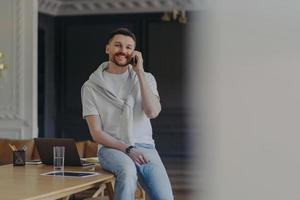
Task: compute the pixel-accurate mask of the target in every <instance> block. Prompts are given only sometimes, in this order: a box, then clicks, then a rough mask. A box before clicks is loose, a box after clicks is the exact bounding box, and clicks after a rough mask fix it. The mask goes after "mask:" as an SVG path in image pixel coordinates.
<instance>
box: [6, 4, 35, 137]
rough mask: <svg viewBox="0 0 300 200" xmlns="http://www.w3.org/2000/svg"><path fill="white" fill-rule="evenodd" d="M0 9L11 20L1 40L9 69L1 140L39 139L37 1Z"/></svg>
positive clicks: (9, 5) (10, 5)
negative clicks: (2, 138) (3, 138)
mask: <svg viewBox="0 0 300 200" xmlns="http://www.w3.org/2000/svg"><path fill="white" fill-rule="evenodd" d="M0 8H1V11H2V15H1V17H3V18H5V19H8V20H7V23H5V24H3V25H4V27H3V28H4V30H6V32H4V34H2V35H0V37H1V41H2V45H3V48H4V50H3V51H4V52H5V55H6V58H7V60H6V62H7V63H8V66H9V68H8V70H7V71H6V72H5V77H4V76H3V77H2V78H3V80H5V81H3V82H2V85H1V88H0V89H1V97H2V99H3V101H1V102H0V137H5V138H18V139H28V138H33V137H37V135H38V128H37V118H36V115H37V103H36V98H37V81H36V79H37V77H36V73H37V72H36V71H37V66H36V65H37V62H36V59H37V45H36V44H37V42H36V40H37V33H36V32H37V13H38V4H37V0H27V1H24V0H10V1H3V2H0ZM2 95H3V96H2Z"/></svg>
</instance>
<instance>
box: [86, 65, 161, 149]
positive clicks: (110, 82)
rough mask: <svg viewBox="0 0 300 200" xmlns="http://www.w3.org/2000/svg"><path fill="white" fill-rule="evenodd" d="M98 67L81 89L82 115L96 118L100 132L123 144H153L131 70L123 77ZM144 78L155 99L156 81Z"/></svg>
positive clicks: (148, 122) (138, 88)
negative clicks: (100, 128) (97, 118)
mask: <svg viewBox="0 0 300 200" xmlns="http://www.w3.org/2000/svg"><path fill="white" fill-rule="evenodd" d="M107 64H108V63H107V62H105V63H102V64H101V65H100V66H99V68H98V69H97V70H96V71H95V72H94V73H93V74H92V75H91V76H90V78H89V80H88V81H87V82H86V83H85V84H84V85H83V86H82V90H81V98H82V115H83V117H85V116H87V115H99V117H100V120H101V124H102V130H103V131H105V132H107V133H108V134H110V135H111V136H113V137H115V138H116V139H119V140H121V141H123V142H125V143H129V144H134V143H146V144H154V141H153V138H152V127H151V123H150V119H149V118H148V117H147V116H146V115H145V113H144V111H143V109H142V99H141V92H140V86H139V81H138V80H137V76H136V74H135V72H134V71H133V70H132V66H129V68H128V71H126V72H125V73H123V74H111V73H108V72H106V71H105V69H106V67H107ZM145 78H146V81H147V83H148V84H149V86H150V88H151V89H152V91H153V93H154V94H155V95H157V96H158V95H159V94H158V91H157V86H156V81H155V78H154V77H153V75H152V74H150V73H145Z"/></svg>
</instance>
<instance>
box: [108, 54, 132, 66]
mask: <svg viewBox="0 0 300 200" xmlns="http://www.w3.org/2000/svg"><path fill="white" fill-rule="evenodd" d="M117 56H125V58H126V62H125V63H120V62H119V61H118V60H117V59H116V57H117ZM130 60H131V56H130V55H127V54H124V53H116V54H115V55H113V56H112V57H111V58H110V61H111V62H113V63H114V64H115V65H117V66H118V67H126V66H127V65H129V64H130Z"/></svg>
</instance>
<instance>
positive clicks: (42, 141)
mask: <svg viewBox="0 0 300 200" xmlns="http://www.w3.org/2000/svg"><path fill="white" fill-rule="evenodd" d="M34 143H35V145H36V147H37V151H38V153H39V155H40V159H41V161H42V163H43V164H46V165H53V147H54V146H64V147H65V166H83V167H85V166H90V165H95V164H94V163H87V162H85V161H84V160H82V159H80V156H79V153H78V150H77V147H76V142H75V140H74V139H71V138H34Z"/></svg>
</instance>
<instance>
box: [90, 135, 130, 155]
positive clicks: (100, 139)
mask: <svg viewBox="0 0 300 200" xmlns="http://www.w3.org/2000/svg"><path fill="white" fill-rule="evenodd" d="M92 135H93V139H94V141H95V142H96V143H98V144H102V145H104V146H106V147H109V148H113V149H118V150H120V151H123V152H124V151H125V149H126V148H127V147H128V144H125V143H123V142H121V141H119V140H117V139H116V138H114V137H112V136H111V135H109V134H108V133H105V132H104V131H101V132H100V131H97V132H95V133H94V134H92Z"/></svg>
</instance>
